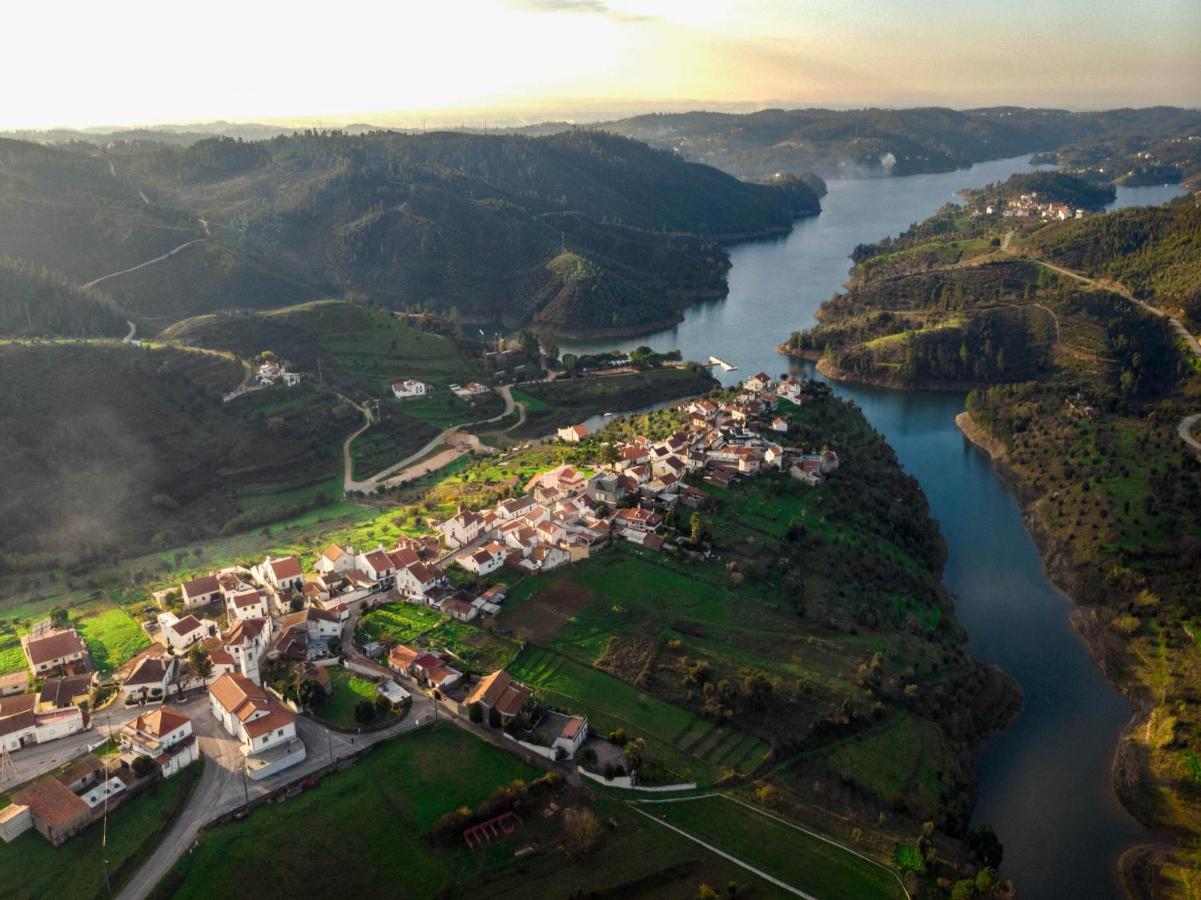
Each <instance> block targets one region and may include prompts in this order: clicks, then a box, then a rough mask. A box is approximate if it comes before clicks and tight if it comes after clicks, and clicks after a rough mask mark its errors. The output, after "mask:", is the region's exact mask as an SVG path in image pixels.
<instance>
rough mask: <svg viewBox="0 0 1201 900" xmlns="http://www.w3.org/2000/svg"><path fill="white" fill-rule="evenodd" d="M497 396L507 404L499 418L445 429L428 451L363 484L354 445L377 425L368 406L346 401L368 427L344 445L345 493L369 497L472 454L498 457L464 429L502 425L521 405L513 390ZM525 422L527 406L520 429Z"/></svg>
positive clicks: (502, 389) (502, 390)
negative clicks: (358, 476) (356, 472)
mask: <svg viewBox="0 0 1201 900" xmlns="http://www.w3.org/2000/svg"><path fill="white" fill-rule="evenodd" d="M496 392H497V393H498V394H500V395H501V397H502V398H503V399H504V401H505V408H504V409H503V410H502V411H501V412H500V414H499V415H495V416H492V417H491V418H488V419H481V420H480V421H478V422H463V423H461V424H459V425H451V426H450V427H449V428H444V429H443V430H442V431H440V432H439V433H438V434H437V435H435V436H434V437H433V438H431V439H430V441H429V442H428V443H427V444H426V445H425V446H424V447H421V448H420V449H419V450H417V451H415V452H413V453H410V454H409V455H408V456H406V457H405V458H404V459H402V460H400V461H399V462H395V463H393V464H392V465H390V466H388V467H387V468H384V469H380V470H379V471H378V472H376V473H375V474H374V475H372V476H370V477H368V478H364V479H363V480H361V481H359V480H357V479H356V478H355V477H354V459H353V457H352V456H351V453H350V445H351V444H352V443H354V440H355V438H357V437H358V436H359V435H361V434H362V433H363V432H364V431H366V430H367V429H368V428H370V427H371V426H372V425H373V424H375V422H374V419H373V418H372V417H371V413H370V411H369V410H368V408H367V407H366V406H359V404H357V403H355V402H354V401H353V400H351V399H349V398H348V397H343V398H342V399H343V400H346V402H347V403H351V404H353V405H354V406H356V407H357V408H358V409H359V410H360V411H361V412H362V413H363V414H364V416H366V417H367V422H366V424H364V425H363V427H362V428H360V429H358V430H357V431H356V432H354V434H352V435H351V436H350V437H348V438H347V439H346V442H345V443H344V444H343V445H342V467H343V477H342V488H343V490H345V491H347V492H350V491H361V492H363V493H365V494H371V493H374V492H375V491H376V490H378V489H379V488H380V486H381V485H382V486H383V487H391V486H393V485H396V484H400V483H402V482H405V481H410V480H411V479H413V478H420V477H421V476H422V475H428V474H429V473H430V472H434V471H437V470H438V469H441V468H442V467H443V466H448V465H450V464H451V463H452V462H454V461H455V460H456V459H458V458H459V457H460V456H463V455H465V454H467V453H470V452H472V451H475V452H477V453H495V452H496V449H495V448H494V447H489V446H488V445H487V444H485V443H484V442H483V441H481V440H480V439H479V436H478V435H474V434H470V433H468V432H465V431H462V430H461V429H463V428H467V427H469V426H475V425H487V424H489V423H490V422H499V421H501V420H502V419H504V418H505V416H508V415H511V414H512V412H513V410H514V408H516V406H517V405H518V404H516V402H515V401H514V400H513V392H512V390H511V389H510V388H509V387H500V388H497V389H496ZM339 396H340V395H339ZM524 421H525V405H524V404H521V413H520V415H519V417H518V420H517V425H520V424H521V423H522V422H524ZM517 425H513V426H512V427H513V428H516V427H517ZM442 444H450V445H451V446H450V448H449V449H447V450H444V451H442V452H441V453H439V454H437V455H436V456H432V457H430V458H429V459H425V458H424V457H426V456H429V454H430V453H433V452H434V450H436V449H437V448H438V447H439V446H440V445H442Z"/></svg>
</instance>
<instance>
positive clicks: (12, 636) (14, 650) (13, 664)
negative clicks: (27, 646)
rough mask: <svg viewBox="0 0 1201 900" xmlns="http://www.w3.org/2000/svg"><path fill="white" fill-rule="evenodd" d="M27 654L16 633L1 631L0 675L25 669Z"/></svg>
mask: <svg viewBox="0 0 1201 900" xmlns="http://www.w3.org/2000/svg"><path fill="white" fill-rule="evenodd" d="M25 665H26V663H25V652H24V651H23V650H22V649H21V639H20V638H19V637H18V636H17V633H16V632H15V631H7V630H6V631H0V675H7V674H9V673H10V672H19V671H21V669H24V668H25Z"/></svg>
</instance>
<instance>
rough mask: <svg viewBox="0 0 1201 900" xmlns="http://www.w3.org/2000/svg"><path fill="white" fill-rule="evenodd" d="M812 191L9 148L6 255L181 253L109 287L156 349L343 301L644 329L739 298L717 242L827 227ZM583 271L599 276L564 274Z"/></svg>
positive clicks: (342, 153)
mask: <svg viewBox="0 0 1201 900" xmlns="http://www.w3.org/2000/svg"><path fill="white" fill-rule="evenodd" d="M814 184H817V185H820V182H812V181H807V180H804V179H800V178H790V179H781V180H779V181H778V182H776V183H774V184H749V183H745V182H741V181H739V180H737V179H736V178H733V177H732V176H730V175H727V174H725V173H724V172H720V171H718V170H716V169H713V168H710V167H708V166H703V165H698V164H695V163H688V162H685V161H683V160H682V159H680V158H679V157H678V156H676V155H674V154H671V153H668V152H664V151H661V150H655V149H652V148H650V147H647V146H646V145H644V144H640V143H638V142H636V141H633V140H629V139H626V138H622V137H619V136H616V135H608V134H595V133H588V132H579V133H569V134H560V135H554V136H551V137H544V138H528V137H521V136H517V135H489V136H484V135H471V134H459V133H438V134H426V135H402V134H395V133H387V132H379V133H371V134H364V135H348V134H343V133H340V132H333V133H320V134H318V133H312V132H310V133H305V134H296V135H292V136H289V137H277V138H275V139H272V140H269V141H263V142H254V143H247V142H242V141H235V140H230V139H225V138H212V139H206V140H201V141H198V142H196V143H193V144H191V145H189V146H185V147H181V146H167V145H152V144H145V143H122V144H114V145H112V146H110V147H106V148H97V147H93V146H90V145H82V144H81V145H72V146H71V147H46V146H41V145H36V144H30V143H23V142H17V141H2V142H0V187H3V192H2V193H0V212H2V213H3V216H2V217H0V254H4V255H7V256H11V257H13V258H17V259H24V260H28V261H31V262H34V263H37V264H40V265H43V266H46V267H47V268H49V269H51V270H56V271H60V272H62V273H63V274H65V275H66V276H68V277H69V278H70V279H72V280H74V281H76V282H77V283H80V284H83V283H87V282H90V281H92V280H95V279H97V278H99V277H101V276H103V275H109V274H110V273H116V272H122V271H123V270H126V269H129V268H131V267H134V266H137V265H138V264H139V263H142V262H145V261H147V260H151V259H155V258H156V257H159V256H163V255H165V254H168V253H171V252H172V251H174V250H177V249H178V252H175V253H173V254H172V255H170V256H169V257H165V258H164V259H162V260H160V261H157V262H155V264H154V265H152V266H148V267H142V268H137V269H135V270H133V271H130V272H125V273H124V274H120V275H118V276H116V277H112V278H108V279H106V280H105V281H104V284H103V289H104V291H105V293H106V294H108V295H109V296H110V297H112V298H113V300H114V301H115V302H116V303H117V305H118V306H119V307H121V309H123V310H126V311H128V312H130V313H131V314H132V315H133V316H135V317H137V318H138V319H139V321H140V322H143V323H145V325H146V330H147V331H153V330H154V329H155V328H157V327H165V326H166V325H168V324H170V323H171V322H173V321H178V320H179V319H182V318H186V317H188V316H191V315H195V314H198V313H206V312H213V311H217V310H219V309H228V308H265V307H279V306H285V305H290V304H294V303H297V302H302V301H305V300H309V299H313V298H316V297H320V296H323V295H324V296H343V297H347V298H351V299H362V300H368V301H372V302H379V303H383V304H386V305H389V306H392V307H396V308H418V307H421V308H432V309H437V310H441V311H444V312H448V311H450V310H452V309H456V310H457V311H458V312H459V313H460V315H462V316H464V317H465V318H466V319H467V320H469V321H480V322H484V321H487V322H504V323H505V324H508V325H513V326H518V325H526V324H534V325H536V326H543V327H547V328H549V327H554V328H556V329H559V330H562V331H565V332H569V331H576V332H578V331H586V330H596V329H606V330H610V329H619V330H629V329H637V328H640V327H648V326H649V325H650V324H652V323H661V322H663V321H666V320H670V319H673V318H678V316H679V311H680V309H681V308H683V307H684V306H686V305H687V304H689V303H691V302H694V301H695V300H697V299H700V298H704V297H714V296H721V295H723V294H724V292H725V271H726V269H727V268H728V261H727V260H726V257H725V254H724V252H723V251H722V250H721V248H720V246H719V242H720V241H724V240H733V239H741V238H746V237H751V236H756V235H762V234H771V233H779V232H783V231H786V230H788V228H790V227H791V223H792V221H793V220H794V219H795V218H797V217H798V216H803V215H811V214H815V213H817V212H818V211H819V210H820V203H819V200H818V196H817V193H816V191H815V190H814V187H813V186H811V185H814ZM185 245H186V246H185ZM565 253H570V254H572V255H573V258H578V259H579V260H580V261H581V263H582V265H581V266H575V265H573V266H566V267H565V266H563V265H562V264H559V265H552V263H554V262H555V261H556V260H561V258H562V257H563V254H565ZM583 272H586V273H587V277H586V278H580V277H576V276H578V275H579V274H580V273H583ZM585 287H586V289H584V288H585ZM544 307H549V309H547V310H546V312H545V314H544V309H543V308H544Z"/></svg>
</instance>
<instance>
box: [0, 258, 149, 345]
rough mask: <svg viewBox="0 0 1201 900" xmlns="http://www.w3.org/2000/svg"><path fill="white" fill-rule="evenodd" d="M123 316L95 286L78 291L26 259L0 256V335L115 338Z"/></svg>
mask: <svg viewBox="0 0 1201 900" xmlns="http://www.w3.org/2000/svg"><path fill="white" fill-rule="evenodd" d="M127 331H128V327H127V326H126V324H125V316H124V315H122V313H121V311H120V310H118V309H116V308H115V307H114V306H113V305H112V303H111V301H109V299H108V298H107V297H104V296H103V295H102V294H101V293H100V292H99V291H96V290H86V291H85V290H80V289H79V288H77V287H76V286H75V285H73V284H71V283H70V282H68V281H67V280H66V279H64V278H63V277H62V276H59V275H54V274H52V273H51V272H50V271H49V270H47V269H45V268H43V267H41V266H37V265H34V264H32V263H27V262H20V261H18V260H13V259H3V258H0V334H5V335H21V336H26V337H28V336H33V335H67V336H70V337H120V336H122V335H124V334H125V333H126V332H127Z"/></svg>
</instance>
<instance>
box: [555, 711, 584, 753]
mask: <svg viewBox="0 0 1201 900" xmlns="http://www.w3.org/2000/svg"><path fill="white" fill-rule="evenodd" d="M587 738H588V720H587V719H586V718H584V717H583V716H568V717H567V721H566V722H565V723H564V724H563V729H562V731H560V732H559V736H558V737H556V738H555V740H554V743H553V744H552V746H553V747H556V748H559V749H562V750H563V752H564V753H566V754H567V755H568V756H575V754H576V751H577V750H579V749H580V747H582V746H583V745H584V741H585V740H587Z"/></svg>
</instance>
